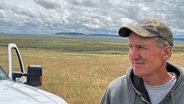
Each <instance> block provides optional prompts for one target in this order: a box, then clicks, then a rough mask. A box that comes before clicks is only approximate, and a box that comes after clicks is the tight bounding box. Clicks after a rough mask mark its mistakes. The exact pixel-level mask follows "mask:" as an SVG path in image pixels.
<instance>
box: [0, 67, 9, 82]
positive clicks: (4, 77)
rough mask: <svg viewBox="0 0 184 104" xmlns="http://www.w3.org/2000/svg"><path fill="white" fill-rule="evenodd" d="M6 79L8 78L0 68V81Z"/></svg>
mask: <svg viewBox="0 0 184 104" xmlns="http://www.w3.org/2000/svg"><path fill="white" fill-rule="evenodd" d="M7 78H8V76H7V75H6V73H5V71H4V70H3V68H2V67H1V66H0V80H5V79H7Z"/></svg>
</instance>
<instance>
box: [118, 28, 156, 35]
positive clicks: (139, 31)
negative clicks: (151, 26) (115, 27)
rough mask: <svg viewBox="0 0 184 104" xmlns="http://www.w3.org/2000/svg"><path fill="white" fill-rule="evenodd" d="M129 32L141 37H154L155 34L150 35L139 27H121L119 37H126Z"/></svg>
mask: <svg viewBox="0 0 184 104" xmlns="http://www.w3.org/2000/svg"><path fill="white" fill-rule="evenodd" d="M131 32H134V33H136V34H137V35H139V36H142V37H155V36H156V35H155V34H151V33H150V32H149V31H147V30H146V29H144V28H142V27H139V26H132V27H122V28H120V29H119V35H120V36H122V37H128V36H129V35H130V33H131Z"/></svg>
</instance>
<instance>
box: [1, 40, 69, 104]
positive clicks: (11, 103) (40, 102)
mask: <svg viewBox="0 0 184 104" xmlns="http://www.w3.org/2000/svg"><path fill="white" fill-rule="evenodd" d="M12 50H15V53H16V54H17V57H18V60H19V62H18V63H19V64H20V71H14V70H13V68H12V65H13V61H12V60H13V56H12ZM8 61H9V62H8V63H9V70H8V71H9V72H8V74H6V73H5V71H4V70H3V68H2V67H1V66H0V104H67V102H66V101H65V100H64V99H62V98H61V97H59V96H57V95H54V94H52V93H49V92H46V91H44V90H41V89H38V88H36V87H33V86H40V85H41V83H42V67H41V66H40V65H29V66H28V71H27V72H25V70H24V65H23V61H22V58H21V55H20V52H19V50H18V48H17V46H16V44H14V43H10V44H9V45H8Z"/></svg>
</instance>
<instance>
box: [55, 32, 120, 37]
mask: <svg viewBox="0 0 184 104" xmlns="http://www.w3.org/2000/svg"><path fill="white" fill-rule="evenodd" d="M56 34H57V35H71V36H77V35H80V36H106V37H119V36H118V35H115V34H100V33H96V34H84V33H80V32H58V33H56Z"/></svg>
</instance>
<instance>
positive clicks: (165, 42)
mask: <svg viewBox="0 0 184 104" xmlns="http://www.w3.org/2000/svg"><path fill="white" fill-rule="evenodd" d="M119 35H120V36H122V37H129V38H128V45H129V59H130V61H131V64H132V66H131V67H130V68H129V69H128V70H127V72H126V74H125V75H124V76H122V77H120V78H117V79H115V80H114V81H112V82H111V84H110V85H109V87H108V88H107V90H106V92H105V94H104V96H103V98H102V101H101V104H183V103H184V69H183V68H182V67H179V66H176V65H173V64H171V63H169V62H167V60H168V59H169V58H170V57H171V54H172V48H173V35H172V32H171V30H170V29H169V27H168V26H167V25H166V24H164V23H162V22H160V21H158V20H155V19H144V20H142V21H141V22H139V23H137V24H136V25H133V26H128V27H122V28H120V30H119Z"/></svg>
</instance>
